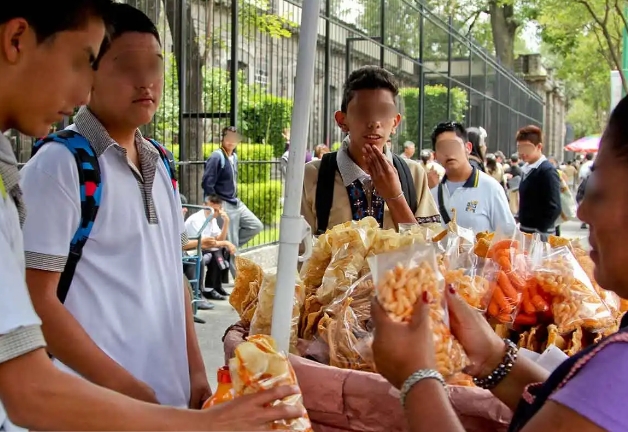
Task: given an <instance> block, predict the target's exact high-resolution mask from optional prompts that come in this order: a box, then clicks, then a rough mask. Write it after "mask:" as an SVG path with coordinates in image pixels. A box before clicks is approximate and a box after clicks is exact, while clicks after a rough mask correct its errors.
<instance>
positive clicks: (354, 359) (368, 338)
mask: <svg viewBox="0 0 628 432" xmlns="http://www.w3.org/2000/svg"><path fill="white" fill-rule="evenodd" d="M352 304H353V298H351V297H347V298H345V299H344V300H343V301H342V303H340V304H338V305H337V307H335V308H334V310H333V311H329V312H326V313H325V315H324V316H323V318H322V319H321V320H320V322H319V326H318V333H319V338H320V339H322V340H323V341H325V343H326V344H327V346H328V348H329V365H330V366H334V367H338V368H342V369H353V370H361V371H366V372H374V371H375V364H374V362H373V360H372V354H371V353H372V350H371V343H372V341H373V337H372V334H371V333H370V332H369V331H367V330H366V328H365V327H364V325H363V324H361V323H360V321H359V320H358V318H357V315H356V313H355V311H354V309H353V308H352Z"/></svg>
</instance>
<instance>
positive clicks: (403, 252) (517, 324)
mask: <svg viewBox="0 0 628 432" xmlns="http://www.w3.org/2000/svg"><path fill="white" fill-rule="evenodd" d="M236 260H237V261H236V265H237V267H238V277H237V279H236V282H235V287H234V291H233V293H232V294H231V297H230V303H231V304H232V306H233V307H234V308H235V309H236V310H237V311H238V313H239V314H240V317H241V320H242V321H243V322H244V323H245V324H250V334H252V335H253V334H270V322H271V317H272V307H273V298H274V293H275V282H276V278H275V276H274V275H271V274H264V273H263V271H262V269H261V268H260V267H259V266H257V265H256V264H255V263H253V262H251V261H249V260H246V259H244V258H241V257H237V258H236ZM593 271H594V265H593V263H592V262H591V259H590V258H589V256H588V254H587V253H586V251H585V250H584V249H583V248H582V247H581V246H580V245H579V243H578V242H577V241H573V242H571V241H569V240H566V239H563V238H559V237H551V238H550V239H549V242H542V241H541V240H540V238H539V237H538V236H534V235H527V234H523V233H521V232H518V231H517V232H516V233H515V234H514V235H505V234H503V233H486V232H485V233H478V234H477V235H476V234H474V233H473V232H471V231H470V230H467V229H464V228H462V227H459V226H457V224H456V222H455V219H454V220H453V221H452V222H451V223H450V224H449V225H448V227H447V228H446V229H444V230H442V231H441V232H433V231H430V230H429V229H426V228H422V227H419V226H411V227H409V228H408V229H405V230H404V229H402V230H400V232H396V231H395V230H382V229H380V228H379V226H378V224H377V222H376V221H375V220H374V219H373V218H366V219H363V220H361V221H359V222H355V221H352V222H347V223H345V224H341V225H338V226H336V227H334V228H333V229H330V230H328V231H327V232H326V233H325V234H323V235H321V236H319V237H318V239H317V241H316V244H315V246H314V250H313V253H312V256H311V258H310V259H309V260H308V261H307V262H306V263H304V265H303V267H302V269H301V271H300V275H299V278H297V283H296V286H295V298H294V307H293V320H292V333H291V335H292V338H291V352H293V353H295V354H299V355H301V356H304V357H308V358H311V359H314V360H316V361H319V362H321V363H324V364H328V365H330V366H335V367H339V368H347V369H354V370H362V371H370V372H375V366H374V363H373V361H372V353H371V342H372V323H371V316H370V305H371V300H372V298H373V297H374V296H376V297H377V299H378V300H379V302H380V303H381V304H382V306H383V307H384V309H385V310H386V311H387V312H388V314H389V316H390V317H391V318H392V319H394V320H397V321H405V320H408V319H409V317H410V316H411V314H412V310H413V306H414V304H415V302H416V301H417V299H419V298H420V297H421V296H422V295H423V293H424V292H428V293H429V295H430V297H431V298H432V300H433V301H432V303H431V305H432V306H431V309H430V318H431V319H432V326H433V329H434V342H435V348H436V356H437V365H438V369H439V371H440V372H441V373H442V374H443V375H444V376H445V377H447V378H448V380H449V382H450V383H451V384H457V385H473V384H472V380H471V379H470V378H469V377H467V376H465V375H463V374H461V371H462V369H463V368H464V367H465V366H466V365H467V361H468V359H467V356H466V354H465V352H464V349H463V348H462V346H461V345H460V344H459V343H458V341H457V340H455V338H454V337H453V335H452V334H451V333H450V329H449V318H448V312H447V308H446V303H445V301H444V292H445V287H446V285H448V284H451V285H454V287H455V288H456V290H457V292H458V293H459V294H460V295H461V297H462V298H464V300H465V301H466V302H467V303H468V304H469V305H470V306H472V307H473V308H475V309H477V310H478V311H479V313H482V314H484V316H485V317H486V319H487V320H488V322H489V323H490V324H491V325H492V327H493V328H494V330H495V332H496V333H497V334H499V335H500V336H502V337H507V338H509V339H511V340H513V341H515V342H518V345H519V346H520V347H522V348H526V349H528V350H531V351H534V352H537V353H541V352H543V351H544V350H545V349H546V348H547V347H548V346H550V345H555V346H556V347H557V348H559V349H560V350H562V351H564V352H565V353H566V354H568V355H573V354H575V353H576V352H578V351H580V350H581V349H583V348H585V347H586V346H588V345H590V344H592V343H594V342H597V341H598V340H600V339H601V338H602V337H604V336H605V335H608V334H610V333H613V332H615V331H616V330H617V328H618V325H619V321H620V319H621V315H622V314H623V312H624V311H626V310H628V303H627V302H625V301H623V300H621V299H620V298H619V297H618V296H617V295H615V294H614V293H612V292H610V291H606V290H603V289H602V288H601V287H599V286H598V284H597V283H596V282H595V279H594V276H593Z"/></svg>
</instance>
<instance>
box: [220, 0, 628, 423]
mask: <svg viewBox="0 0 628 432" xmlns="http://www.w3.org/2000/svg"><path fill="white" fill-rule="evenodd" d="M319 6H320V1H319V0H306V1H305V2H303V9H302V11H301V20H300V21H301V32H300V38H299V52H298V60H297V76H296V94H295V101H294V102H295V103H294V111H293V118H292V128H291V142H292V145H291V149H290V151H291V156H292V157H291V158H290V160H289V164H288V172H287V179H286V199H285V208H284V214H283V216H282V219H281V225H280V246H279V259H278V262H279V268H278V271H277V274H276V275H270V274H264V272H263V271H262V269H261V268H259V266H257V265H256V264H255V263H253V262H251V261H248V260H246V259H243V258H237V263H236V265H237V267H238V277H237V280H236V283H235V287H234V291H233V293H232V294H231V297H230V303H231V304H232V305H233V307H234V308H235V309H236V310H237V311H238V313H239V314H240V318H241V321H240V322H239V323H237V324H236V325H234V326H232V327H231V328H230V329H228V330H227V332H226V334H225V338H224V348H225V359H226V361H227V362H231V364H232V365H234V367H233V368H232V371H231V375H232V377H233V376H234V375H236V374H238V373H241V372H242V371H243V370H244V372H246V373H247V374H249V373H250V372H251V370H253V369H254V367H253V366H251V364H252V363H254V364H256V365H257V364H258V363H259V362H257V359H258V358H259V357H260V356H262V355H264V356H266V355H268V356H271V357H272V358H273V359H274V360H273V361H277V364H278V365H281V369H282V370H284V373H283V376H288V377H289V379H288V381H287V382H292V381H293V378H294V376H293V374H292V372H291V369H293V370H294V375H296V378H297V379H298V382H299V386H300V388H301V391H302V394H303V404H304V406H305V408H306V409H307V411H308V414H309V419H310V420H311V423H312V428H313V430H315V431H317V432H335V431H372V432H376V431H387V432H388V431H390V432H392V431H405V430H406V421H405V418H404V415H403V411H402V409H401V405H400V403H399V392H398V391H397V390H396V389H394V388H393V387H392V386H391V385H390V384H389V383H388V382H386V381H385V380H384V379H383V378H382V377H381V376H380V375H379V374H377V373H376V372H375V366H374V362H373V359H372V355H371V345H370V344H371V341H372V334H371V330H372V328H371V327H372V326H371V320H370V302H371V298H372V297H373V296H374V295H377V296H378V298H379V299H380V301H381V302H382V304H383V305H384V306H385V308H386V310H387V311H388V312H389V314H391V316H393V317H395V316H396V317H398V319H400V320H403V319H404V317H406V316H407V314H408V311H409V310H411V308H412V303H413V299H414V300H416V299H417V298H418V296H419V295H421V294H422V293H423V292H424V291H429V292H430V293H431V294H432V296H435V297H437V298H438V296H439V293H440V292H442V290H443V289H444V285H445V283H447V284H454V285H455V286H456V288H457V291H458V292H459V293H460V295H461V296H462V297H463V298H464V299H465V300H466V301H467V302H468V303H469V304H470V305H471V306H473V307H474V308H476V309H478V310H479V311H480V312H481V313H483V314H485V316H486V317H487V319H488V320H489V321H490V322H491V323H492V324H493V327H494V329H495V331H496V332H497V333H498V334H500V335H501V336H503V337H508V338H510V339H512V340H514V341H518V344H519V346H520V347H522V348H526V349H529V350H531V351H534V352H537V353H538V352H543V351H544V350H545V349H546V348H547V347H548V346H555V347H557V348H558V349H560V350H562V351H564V352H565V353H567V354H568V355H569V354H573V353H575V352H577V351H578V350H580V349H581V348H582V347H584V346H586V345H587V344H590V343H593V342H594V341H595V340H598V339H599V338H601V337H602V336H603V335H605V334H608V333H610V332H612V331H614V330H615V329H616V328H617V322H618V318H619V316H620V313H621V311H622V310H625V307H623V306H625V305H623V304H622V303H621V302H620V301H619V299H618V298H617V297H616V296H615V295H614V294H612V293H609V292H606V291H603V290H601V289H600V288H599V287H598V286H597V284H595V282H594V280H593V277H592V266H591V263H590V262H589V261H588V257H587V255H586V253H582V252H581V249H579V248H578V246H577V244H561V243H559V240H556V239H554V240H553V243H550V244H549V245H545V244H543V243H541V242H540V241H538V239H534V238H532V237H528V236H525V235H523V234H521V233H516V234H515V235H514V236H505V235H502V234H499V233H482V234H480V235H478V236H474V235H473V233H470V232H469V231H468V230H464V229H463V228H460V227H457V226H456V225H455V221H454V222H453V223H451V224H450V226H449V227H448V229H447V230H445V231H443V232H442V233H433V232H429V231H427V230H422V229H420V228H418V227H412V228H410V229H408V230H407V231H406V232H403V233H397V232H395V231H393V230H382V229H380V228H379V227H378V226H377V223H376V222H375V221H374V220H373V219H371V218H366V219H364V220H362V221H360V222H348V223H346V224H342V225H339V226H336V227H334V228H332V229H331V230H328V231H327V233H325V234H323V235H321V236H320V237H319V238H318V240H317V242H316V245H315V246H313V247H312V245H311V243H309V241H311V239H312V235H311V231H310V230H309V227H308V226H307V225H306V224H305V222H304V220H303V219H302V217H301V216H300V201H301V191H302V190H301V189H302V184H303V161H304V160H305V147H306V140H307V131H308V124H309V114H310V106H311V101H312V86H311V82H312V81H313V75H314V58H315V51H316V41H317V37H318V27H319V20H318V19H303V18H304V17H318V13H319ZM303 240H306V241H305V244H306V247H305V254H304V255H303V256H301V257H299V256H298V254H299V245H300V244H301V243H302V241H303ZM310 253H311V256H310ZM390 254H393V255H390ZM394 254H396V255H394ZM299 260H300V261H301V262H303V263H304V265H303V268H302V271H301V272H300V274H299V275H298V274H297V272H296V270H295V269H296V268H297V262H298V261H299ZM375 269H378V270H377V271H372V270H375ZM409 280H413V281H414V280H417V281H418V282H417V283H414V282H413V283H412V284H408V283H407V282H408V281H409ZM400 286H402V287H404V289H403V290H399V289H398V288H399V287H400ZM410 288H411V289H410ZM402 292H403V296H401V295H400V293H402ZM434 319H436V321H437V322H438V326H437V329H438V331H437V332H435V342H436V346H437V352H439V353H440V355H441V357H440V358H441V360H442V361H441V362H439V369H441V371H442V372H443V374H444V375H446V376H447V379H448V384H449V386H448V393H449V397H450V400H451V402H452V405H453V407H454V409H455V410H456V413H457V414H458V416H459V418H460V419H461V421H462V423H463V425H464V426H465V428H466V430H468V431H488V432H491V431H506V430H507V428H508V424H509V421H510V416H511V412H510V411H509V409H508V408H507V407H505V406H504V405H503V404H502V403H501V402H499V401H498V400H497V399H496V398H494V397H493V396H492V394H491V393H490V392H488V391H486V390H482V389H480V388H477V387H475V386H474V385H473V381H472V379H471V378H470V377H468V376H466V375H464V374H462V373H461V370H462V367H463V366H464V362H465V358H466V355H465V353H464V351H463V350H462V347H461V346H460V344H458V342H457V341H456V340H455V339H454V338H453V336H452V335H451V333H450V332H449V328H448V326H447V324H446V319H447V315H446V311H444V310H443V309H441V308H440V307H435V308H434ZM254 334H261V335H267V334H271V335H272V336H273V338H274V339H275V340H276V343H277V346H276V347H275V346H273V345H272V344H270V343H266V342H262V341H260V340H259V339H255V338H253V339H252V340H251V342H252V343H253V345H254V346H253V345H251V346H247V348H239V347H242V346H243V345H244V343H246V342H244V341H245V340H246V338H247V337H248V336H249V335H254ZM269 344H270V345H269ZM238 349H240V350H241V352H240V353H239V354H238ZM281 351H284V352H288V351H289V352H290V353H291V355H290V356H289V357H288V358H289V361H290V364H291V368H290V367H287V368H286V366H285V362H283V360H281V359H280V358H279V357H278V354H277V352H281ZM260 353H262V354H260ZM453 354H455V355H453ZM247 355H248V356H250V357H249V358H250V359H251V360H250V361H248V363H249V365H248V366H247V367H246V368H244V369H242V365H244V364H246V363H247V361H246V358H247ZM234 358H237V359H239V360H238V362H239V363H238V362H234V361H233V359H234ZM259 364H266V365H268V364H270V363H269V362H266V363H263V362H262V363H259ZM259 368H260V369H259V373H258V375H260V374H261V375H260V376H264V375H265V374H266V373H267V372H268V371H267V370H266V369H264V368H263V367H261V366H259ZM266 368H268V366H266ZM262 369H263V370H262ZM271 375H272V374H271ZM246 376H247V377H248V376H249V375H246ZM247 379H248V378H247ZM253 381H254V382H256V381H255V380H253ZM243 382H244V381H243ZM280 382H284V383H285V382H286V381H281V380H279V381H278V382H277V383H280ZM260 383H262V381H259V382H258V384H260ZM265 385H270V386H272V385H276V383H275V384H273V383H272V382H266V383H265ZM246 391H249V390H247V389H246V388H243V389H242V393H244V392H246ZM297 402H298V403H300V399H299V401H297ZM307 423H308V422H307V421H305V420H303V429H304V430H307V427H308V426H307ZM285 428H286V425H283V427H281V425H278V427H276V428H275V429H285Z"/></svg>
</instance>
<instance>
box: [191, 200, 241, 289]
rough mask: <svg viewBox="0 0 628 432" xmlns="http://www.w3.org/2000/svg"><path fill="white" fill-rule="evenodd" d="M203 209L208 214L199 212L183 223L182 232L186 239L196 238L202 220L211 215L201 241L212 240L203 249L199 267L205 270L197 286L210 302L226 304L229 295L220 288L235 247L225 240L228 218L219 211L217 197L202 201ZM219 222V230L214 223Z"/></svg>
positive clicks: (219, 204) (227, 275)
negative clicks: (220, 223) (220, 301)
mask: <svg viewBox="0 0 628 432" xmlns="http://www.w3.org/2000/svg"><path fill="white" fill-rule="evenodd" d="M205 205H206V206H207V207H210V208H211V210H199V211H197V212H196V213H194V214H192V215H190V217H189V218H188V219H187V220H186V221H185V229H186V231H187V234H188V236H190V237H194V236H197V235H198V232H199V230H200V229H201V228H202V227H203V224H204V223H205V220H206V219H207V218H208V217H209V216H210V215H212V214H213V218H212V220H211V221H210V222H209V224H207V226H206V227H205V229H204V230H203V232H202V233H201V238H202V239H203V240H205V239H206V238H207V239H213V240H214V241H213V242H212V245H211V247H205V242H203V243H202V245H203V264H204V265H205V267H206V271H205V282H204V284H203V285H202V286H201V292H202V293H203V295H204V296H205V297H206V298H208V299H210V300H226V299H227V297H228V296H229V293H227V291H225V290H224V288H223V287H222V284H223V282H224V281H226V280H228V277H229V265H230V264H229V257H230V255H232V254H235V252H236V248H235V246H234V245H233V244H232V243H231V242H229V241H227V240H226V238H227V234H228V232H229V217H228V216H227V214H226V213H225V211H224V210H223V208H222V199H221V198H220V197H219V196H217V195H210V196H208V197H207V198H205ZM219 220H220V221H221V222H222V226H220V225H219V223H218V221H219Z"/></svg>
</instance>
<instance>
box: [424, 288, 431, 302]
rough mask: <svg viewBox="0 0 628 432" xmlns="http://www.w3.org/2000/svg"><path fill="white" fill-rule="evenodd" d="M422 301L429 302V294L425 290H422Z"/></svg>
mask: <svg viewBox="0 0 628 432" xmlns="http://www.w3.org/2000/svg"><path fill="white" fill-rule="evenodd" d="M423 302H424V303H429V302H430V295H429V294H428V292H427V291H423Z"/></svg>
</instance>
